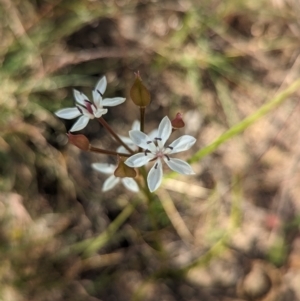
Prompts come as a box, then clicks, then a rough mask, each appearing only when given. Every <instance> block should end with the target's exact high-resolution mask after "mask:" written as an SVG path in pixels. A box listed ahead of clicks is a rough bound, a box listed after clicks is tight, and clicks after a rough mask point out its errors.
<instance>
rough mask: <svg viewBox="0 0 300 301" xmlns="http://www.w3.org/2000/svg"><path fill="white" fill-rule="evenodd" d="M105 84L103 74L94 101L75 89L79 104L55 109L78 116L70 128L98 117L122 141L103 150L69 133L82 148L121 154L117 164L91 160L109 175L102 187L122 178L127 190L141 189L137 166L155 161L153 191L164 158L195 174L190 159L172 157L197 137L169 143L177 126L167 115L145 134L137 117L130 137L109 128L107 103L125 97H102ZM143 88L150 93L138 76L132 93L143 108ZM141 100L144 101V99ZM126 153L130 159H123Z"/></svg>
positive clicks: (176, 167) (171, 165)
mask: <svg viewBox="0 0 300 301" xmlns="http://www.w3.org/2000/svg"><path fill="white" fill-rule="evenodd" d="M135 85H139V86H138V88H137V89H135V88H136V87H135ZM106 86H107V81H106V78H105V77H103V78H102V79H100V81H99V82H98V83H97V85H96V87H95V89H94V90H93V91H92V96H93V101H90V100H89V98H88V97H87V96H86V95H85V94H83V93H81V92H79V91H77V90H74V97H75V101H76V106H75V107H72V108H66V109H62V110H59V111H57V112H56V113H55V114H56V115H57V116H58V117H60V118H64V119H74V118H77V117H79V118H78V120H77V121H76V122H75V124H74V125H73V126H72V127H71V129H70V132H74V131H79V130H82V129H83V128H84V127H86V125H87V124H88V122H89V120H90V119H98V120H99V122H100V123H101V124H102V125H103V126H104V127H106V128H107V130H108V131H109V132H110V134H111V135H112V136H113V138H115V140H116V141H117V142H119V144H120V146H119V147H118V149H117V150H116V151H113V150H111V151H110V150H102V149H98V148H95V147H93V146H91V145H90V144H89V141H88V139H87V138H86V137H85V136H83V135H73V134H72V135H70V134H69V135H70V136H69V141H70V143H73V144H74V145H76V146H77V147H79V148H81V149H83V150H89V151H95V152H97V153H102V154H106V155H112V156H118V158H119V160H118V161H119V164H118V165H113V164H108V163H94V164H92V167H93V168H94V169H95V170H97V171H99V172H101V173H103V174H107V175H109V177H108V178H107V179H106V181H105V182H104V184H103V187H102V190H103V191H108V190H110V189H112V188H113V187H115V185H117V184H118V183H120V182H121V183H122V184H123V185H124V186H125V187H126V188H127V189H128V190H130V191H132V192H137V191H138V190H139V185H143V184H141V183H140V182H141V181H138V182H139V185H138V184H137V182H136V181H135V180H134V179H133V178H137V176H135V175H136V172H135V169H138V168H140V167H142V166H144V165H147V164H148V163H152V165H153V166H152V167H151V169H150V171H149V173H148V176H147V185H148V188H149V190H150V192H153V191H155V190H156V189H158V187H159V186H160V184H161V182H162V179H163V162H165V163H166V164H167V166H168V167H169V168H170V169H171V170H173V171H176V172H178V173H180V174H184V175H191V174H194V172H193V170H192V167H191V166H190V165H189V164H188V163H187V162H185V161H183V160H181V159H177V158H173V157H172V156H173V154H176V153H179V152H182V151H186V150H188V149H190V148H191V147H192V146H193V145H194V144H195V142H196V139H195V138H194V137H192V136H189V135H183V136H181V137H180V138H178V139H176V140H174V141H173V142H172V143H170V144H168V143H167V140H168V139H169V137H170V135H171V133H172V131H173V130H174V126H173V125H172V122H171V121H170V119H169V118H168V117H167V116H166V117H164V118H163V119H162V121H161V122H160V124H159V126H158V129H157V130H155V131H152V132H151V133H150V134H149V135H147V134H145V133H144V131H142V130H141V129H143V128H144V125H143V126H141V123H140V122H139V121H135V122H134V123H133V125H132V129H131V130H130V131H129V137H127V136H120V135H117V134H116V133H114V131H113V130H112V128H110V126H109V125H108V124H107V123H106V121H105V120H104V119H103V117H102V116H103V115H105V114H106V113H107V111H108V110H107V109H106V108H104V107H113V106H116V105H119V104H122V103H123V102H124V101H125V98H122V97H115V98H103V94H104V92H105V90H106ZM141 88H142V89H144V93H143V94H142V96H144V95H147V94H146V92H147V93H149V92H148V90H145V89H146V88H145V87H144V86H143V85H142V84H141V80H140V78H139V76H138V77H137V80H136V82H135V84H134V85H133V87H132V89H131V97H132V98H133V101H134V103H135V104H137V105H138V106H140V108H141V110H143V109H144V107H145V106H144V103H143V104H142V105H139V101H140V99H139V97H142V96H139V95H138V96H137V93H136V91H141ZM141 101H143V99H142V100H141ZM141 120H142V122H143V120H144V119H142V118H141ZM70 137H72V139H70ZM83 145H84V147H83ZM123 157H127V159H126V160H125V159H123V160H122V159H120V158H123Z"/></svg>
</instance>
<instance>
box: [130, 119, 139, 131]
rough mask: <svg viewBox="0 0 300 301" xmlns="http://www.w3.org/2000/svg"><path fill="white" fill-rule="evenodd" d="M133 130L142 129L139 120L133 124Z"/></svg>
mask: <svg viewBox="0 0 300 301" xmlns="http://www.w3.org/2000/svg"><path fill="white" fill-rule="evenodd" d="M131 129H132V130H137V131H139V130H140V129H141V123H140V121H139V120H135V121H134V122H133V123H132V127H131Z"/></svg>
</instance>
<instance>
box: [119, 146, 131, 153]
mask: <svg viewBox="0 0 300 301" xmlns="http://www.w3.org/2000/svg"><path fill="white" fill-rule="evenodd" d="M128 146H129V145H128ZM129 147H130V146H129ZM130 148H131V147H130ZM117 153H122V154H129V151H128V150H127V149H126V148H125V147H124V146H122V145H121V146H119V147H118V148H117Z"/></svg>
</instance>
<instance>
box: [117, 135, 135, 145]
mask: <svg viewBox="0 0 300 301" xmlns="http://www.w3.org/2000/svg"><path fill="white" fill-rule="evenodd" d="M119 137H120V138H121V140H122V141H123V142H124V143H126V144H134V143H133V142H132V140H131V139H130V138H129V137H125V136H121V135H119Z"/></svg>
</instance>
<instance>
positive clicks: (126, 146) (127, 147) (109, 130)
mask: <svg viewBox="0 0 300 301" xmlns="http://www.w3.org/2000/svg"><path fill="white" fill-rule="evenodd" d="M98 121H99V122H100V123H101V124H102V125H103V127H105V128H106V129H107V131H108V132H109V133H110V134H111V135H112V136H113V137H114V138H115V140H116V141H117V142H119V143H120V144H121V145H123V146H124V147H125V148H126V149H127V150H128V151H129V153H130V154H133V153H134V151H133V150H132V149H131V148H130V147H129V146H128V145H127V144H126V143H124V142H123V141H122V139H121V138H120V137H119V136H118V135H117V134H116V133H115V131H114V130H113V129H112V128H111V127H110V126H109V124H108V123H107V122H106V121H105V120H104V118H103V117H100V118H98Z"/></svg>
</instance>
